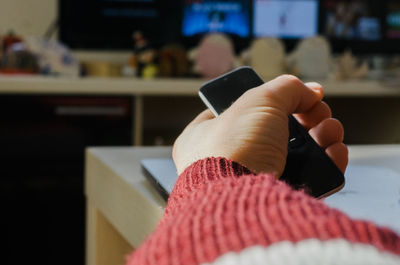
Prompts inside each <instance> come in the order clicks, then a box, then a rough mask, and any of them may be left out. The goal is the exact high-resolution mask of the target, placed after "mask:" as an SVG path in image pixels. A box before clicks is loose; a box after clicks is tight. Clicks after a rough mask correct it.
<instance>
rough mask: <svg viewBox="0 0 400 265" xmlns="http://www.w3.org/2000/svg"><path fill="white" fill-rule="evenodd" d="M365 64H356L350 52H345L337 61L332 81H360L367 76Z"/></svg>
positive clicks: (366, 65)
mask: <svg viewBox="0 0 400 265" xmlns="http://www.w3.org/2000/svg"><path fill="white" fill-rule="evenodd" d="M368 72H369V67H368V63H367V62H363V63H361V65H360V64H359V63H358V62H357V58H356V57H354V56H353V54H352V53H351V51H350V50H348V51H346V52H344V53H343V55H341V56H340V57H339V58H338V59H337V70H336V72H335V73H334V75H333V79H334V80H349V79H361V78H363V77H365V76H367V75H368Z"/></svg>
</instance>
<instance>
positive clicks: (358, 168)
mask: <svg viewBox="0 0 400 265" xmlns="http://www.w3.org/2000/svg"><path fill="white" fill-rule="evenodd" d="M349 149H350V153H349V156H350V163H349V167H348V170H347V172H346V174H345V175H346V181H348V180H349V179H350V180H351V179H352V178H353V177H354V176H355V175H356V174H357V173H360V172H364V171H365V172H366V173H365V172H364V173H363V174H367V175H368V174H369V173H368V172H370V174H375V173H376V172H378V173H377V174H379V175H381V173H382V174H384V175H383V176H378V175H377V176H375V175H373V176H366V177H367V178H371V177H372V178H375V177H376V179H377V180H379V179H380V178H381V177H382V179H385V177H388V175H391V174H392V175H391V176H392V177H393V176H395V178H397V179H398V182H397V183H396V184H395V185H397V186H396V187H394V189H395V193H396V192H397V193H396V194H394V195H393V196H397V197H396V198H397V200H398V201H396V202H397V203H398V204H397V205H389V206H388V207H393V212H390V214H391V215H394V216H400V163H399V162H400V145H369V146H368V145H367V146H350V147H349ZM170 156H171V148H170V147H104V148H103V147H101V148H96V147H95V148H89V149H88V150H87V156H86V195H87V197H88V199H89V200H90V201H92V202H94V204H95V205H96V207H97V208H98V209H99V210H100V211H102V212H103V214H104V215H105V216H106V218H107V219H108V220H110V222H111V223H112V224H113V225H114V226H115V228H116V229H117V230H118V231H119V232H120V233H121V235H123V236H124V237H125V239H126V240H127V241H128V242H129V243H130V244H131V245H132V246H134V247H135V246H138V245H139V244H140V242H142V240H143V239H144V238H145V237H146V236H147V235H148V234H149V233H151V231H152V230H153V229H154V227H155V226H156V224H157V222H158V220H159V219H160V218H161V216H162V214H163V209H164V207H165V201H164V200H163V199H162V197H161V196H160V195H159V194H158V193H157V192H156V190H155V189H154V188H153V187H152V186H151V184H150V183H149V182H148V181H147V179H146V178H145V177H144V175H143V173H142V170H141V166H140V161H141V159H144V158H167V157H170ZM363 170H364V171H363ZM388 172H389V173H388ZM385 174H386V175H385ZM356 180H357V179H356ZM395 181H397V180H395ZM377 183H379V182H377ZM371 184H372V185H375V183H371ZM386 184H388V183H386ZM388 185H389V188H390V189H391V187H390V183H389V184H388ZM353 188H354V187H353ZM391 192H392V191H391ZM351 193H354V192H352V191H348V190H346V188H345V189H343V190H342V191H341V192H339V193H337V194H335V195H332V196H331V197H329V198H328V199H326V202H327V203H328V204H330V205H332V206H338V204H339V206H338V208H341V205H342V204H343V201H341V200H343V198H345V197H346V196H348V194H350V195H351ZM346 200H347V202H349V200H351V196H350V197H349V196H348V197H346ZM354 203H356V206H354V205H353V206H351V205H349V203H347V205H348V207H358V208H357V209H355V208H354V209H355V211H353V210H352V208H350V209H342V208H341V209H342V210H344V211H346V213H348V214H350V216H352V217H355V218H358V217H360V216H359V215H361V217H362V216H364V217H366V218H367V219H368V218H369V217H371V218H372V219H373V220H374V221H376V222H378V224H382V225H388V226H391V227H392V228H393V229H395V230H396V231H397V232H399V233H400V229H399V228H398V227H397V228H396V224H395V227H393V224H391V223H390V222H389V223H387V218H390V216H382V218H383V220H380V219H379V218H378V219H376V216H374V214H375V213H376V211H375V210H374V209H369V210H368V209H367V211H361V213H359V211H357V210H359V209H363V208H365V207H363V206H365V205H364V204H365V203H364V202H359V201H357V200H355V201H354ZM357 203H359V204H360V203H361V205H357ZM345 204H346V203H345ZM359 206H361V207H359ZM366 208H368V207H366ZM385 214H387V213H385ZM392 221H393V220H392Z"/></svg>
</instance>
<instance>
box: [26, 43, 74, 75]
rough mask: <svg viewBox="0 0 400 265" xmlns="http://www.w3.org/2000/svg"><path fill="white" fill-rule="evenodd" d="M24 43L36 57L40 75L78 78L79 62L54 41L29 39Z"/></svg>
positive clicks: (65, 48)
mask: <svg viewBox="0 0 400 265" xmlns="http://www.w3.org/2000/svg"><path fill="white" fill-rule="evenodd" d="M25 43H26V47H27V49H28V50H29V51H30V52H32V53H34V54H35V55H36V56H37V58H38V63H39V67H40V72H41V73H42V74H44V75H54V76H68V77H78V76H79V72H80V67H79V62H78V60H77V59H76V58H75V57H74V56H73V55H72V54H71V51H70V50H69V49H68V48H67V47H66V46H65V45H63V44H61V43H60V42H58V41H55V40H50V39H46V38H39V37H30V38H28V39H27V40H26V41H25Z"/></svg>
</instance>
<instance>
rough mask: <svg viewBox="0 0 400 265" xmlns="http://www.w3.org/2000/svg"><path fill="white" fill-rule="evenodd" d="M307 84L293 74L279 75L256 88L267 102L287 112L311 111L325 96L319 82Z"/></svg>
mask: <svg viewBox="0 0 400 265" xmlns="http://www.w3.org/2000/svg"><path fill="white" fill-rule="evenodd" d="M311 84H313V85H309V86H307V85H305V84H304V83H303V82H302V81H300V79H298V78H297V77H295V76H292V75H282V76H279V77H277V78H275V79H273V80H271V81H269V82H267V83H265V84H264V85H262V86H260V87H257V88H256V89H257V90H258V91H260V92H259V93H263V96H264V97H265V99H266V100H268V102H267V104H269V105H270V106H271V107H277V108H279V109H281V110H283V111H285V112H286V114H292V113H302V112H307V111H309V110H310V109H311V108H312V107H313V106H314V105H315V104H317V103H318V102H319V101H321V100H322V98H323V89H322V86H321V85H318V84H317V83H311Z"/></svg>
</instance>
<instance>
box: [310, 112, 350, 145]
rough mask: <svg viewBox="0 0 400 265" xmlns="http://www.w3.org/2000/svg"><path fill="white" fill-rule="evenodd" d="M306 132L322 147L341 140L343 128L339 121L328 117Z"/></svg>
mask: <svg viewBox="0 0 400 265" xmlns="http://www.w3.org/2000/svg"><path fill="white" fill-rule="evenodd" d="M308 133H309V134H310V135H311V137H312V138H313V139H314V140H315V141H316V142H317V144H318V145H319V146H321V147H322V148H327V147H328V146H330V145H332V144H334V143H341V142H343V137H344V129H343V125H342V124H341V123H340V121H338V120H336V119H333V118H330V119H326V120H323V121H322V122H320V123H319V124H318V125H317V126H315V127H313V128H311V129H310V130H309V131H308Z"/></svg>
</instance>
